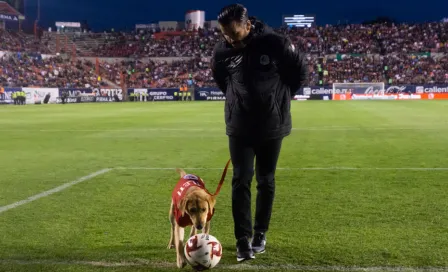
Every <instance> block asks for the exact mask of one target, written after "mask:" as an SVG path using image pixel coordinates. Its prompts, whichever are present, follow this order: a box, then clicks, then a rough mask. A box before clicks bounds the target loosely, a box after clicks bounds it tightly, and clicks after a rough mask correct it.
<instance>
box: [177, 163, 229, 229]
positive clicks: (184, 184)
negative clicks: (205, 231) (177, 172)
mask: <svg viewBox="0 0 448 272" xmlns="http://www.w3.org/2000/svg"><path fill="white" fill-rule="evenodd" d="M229 164H230V160H228V161H227V164H226V166H225V167H224V171H223V173H222V176H221V180H220V181H219V184H218V188H216V191H215V193H214V194H211V193H210V192H209V191H208V190H207V189H206V188H205V184H204V181H203V180H202V179H201V178H200V177H198V176H195V175H191V174H188V175H185V176H183V177H182V178H181V179H180V180H179V181H178V182H177V184H176V187H175V188H174V191H173V193H172V195H171V197H172V199H173V204H174V218H175V220H176V222H177V224H178V225H179V226H180V227H182V228H185V227H187V226H191V225H193V222H191V219H190V216H189V215H188V214H187V213H185V214H184V215H183V216H182V213H181V212H180V211H179V208H178V205H179V203H180V201H181V200H182V198H183V197H185V193H186V192H187V190H188V189H189V188H190V187H192V186H197V187H199V188H201V189H203V190H205V191H206V192H207V194H209V195H211V196H217V195H218V194H219V192H220V191H221V187H222V184H223V183H224V180H225V178H226V175H227V169H228V168H229ZM214 213H215V208H213V211H211V212H210V211H209V212H208V215H207V222H208V221H210V220H211V219H212V217H213V214H214Z"/></svg>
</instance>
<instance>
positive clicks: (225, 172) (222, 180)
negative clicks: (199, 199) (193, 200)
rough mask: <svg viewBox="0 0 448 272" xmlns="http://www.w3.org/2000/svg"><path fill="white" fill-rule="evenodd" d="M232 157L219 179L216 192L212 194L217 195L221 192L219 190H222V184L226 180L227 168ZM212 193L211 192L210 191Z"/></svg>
mask: <svg viewBox="0 0 448 272" xmlns="http://www.w3.org/2000/svg"><path fill="white" fill-rule="evenodd" d="M230 161H231V159H229V161H228V162H227V164H226V167H224V171H223V172H222V176H221V180H220V181H219V184H218V187H217V188H216V192H215V193H214V194H213V195H212V194H211V195H212V196H217V195H218V194H219V191H221V187H222V184H223V183H224V180H225V179H226V175H227V170H228V169H229V165H230ZM209 194H210V193H209Z"/></svg>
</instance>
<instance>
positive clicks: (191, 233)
mask: <svg viewBox="0 0 448 272" xmlns="http://www.w3.org/2000/svg"><path fill="white" fill-rule="evenodd" d="M196 234H198V230H197V229H196V228H195V227H194V226H191V230H190V238H191V237H193V236H195V235H196Z"/></svg>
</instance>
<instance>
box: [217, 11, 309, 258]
mask: <svg viewBox="0 0 448 272" xmlns="http://www.w3.org/2000/svg"><path fill="white" fill-rule="evenodd" d="M218 23H219V27H220V29H221V32H222V34H223V36H224V39H223V40H222V41H221V42H219V43H218V44H217V45H216V47H215V49H214V52H213V57H212V61H211V65H212V72H213V77H214V79H215V81H216V83H217V85H218V86H219V88H220V89H221V90H222V91H223V92H224V93H225V95H226V103H225V121H226V134H227V135H228V136H229V149H230V156H231V159H232V163H233V169H234V172H233V179H232V213H233V219H234V232H235V238H236V239H237V242H236V247H237V261H244V260H249V259H253V258H255V255H254V253H263V252H264V251H265V245H266V234H265V233H266V232H267V231H268V227H269V222H270V218H271V213H272V205H273V201H274V193H275V170H276V167H277V161H278V157H279V154H280V149H281V144H282V140H283V138H284V137H285V136H288V135H289V134H290V133H291V112H290V102H291V97H292V96H293V95H294V94H295V92H296V91H297V90H298V89H299V87H300V86H301V85H302V84H303V83H304V81H305V80H306V78H307V67H306V64H305V62H304V59H305V56H304V55H303V54H300V53H299V52H298V51H297V50H296V49H295V47H294V45H293V44H292V43H291V42H290V41H289V40H288V39H287V38H286V37H284V36H282V35H280V34H277V33H275V32H274V31H273V30H272V29H271V28H269V27H268V26H267V25H265V24H264V23H262V22H260V21H258V20H256V19H255V18H252V17H251V18H249V17H248V14H247V9H246V8H245V7H244V6H242V5H240V4H233V5H230V6H227V7H224V8H223V9H222V10H221V12H220V14H219V16H218ZM255 157H256V158H257V159H256V166H255V172H256V180H257V199H256V213H255V224H254V234H253V232H252V215H251V191H250V185H251V182H252V178H253V175H254V159H255Z"/></svg>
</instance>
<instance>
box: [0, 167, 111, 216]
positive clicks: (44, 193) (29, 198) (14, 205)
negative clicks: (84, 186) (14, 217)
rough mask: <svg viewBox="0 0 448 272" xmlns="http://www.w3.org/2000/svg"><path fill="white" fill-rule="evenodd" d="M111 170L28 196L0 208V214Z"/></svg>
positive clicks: (103, 170)
mask: <svg viewBox="0 0 448 272" xmlns="http://www.w3.org/2000/svg"><path fill="white" fill-rule="evenodd" d="M111 170H112V169H111V168H106V169H102V170H99V171H96V172H94V173H91V174H89V175H87V176H84V177H81V178H79V179H76V180H74V181H70V182H67V183H64V184H62V185H61V186H58V187H56V188H53V189H51V190H48V191H45V192H42V193H40V194H37V195H33V196H30V197H28V198H27V199H24V200H20V201H17V202H15V203H12V204H9V205H6V206H3V207H0V213H3V212H6V211H8V210H11V209H14V208H17V207H19V206H21V205H24V204H27V203H30V202H32V201H34V200H37V199H39V198H42V197H46V196H49V195H52V194H54V193H57V192H60V191H62V190H65V189H67V188H68V187H70V186H73V185H75V184H78V183H81V182H83V181H86V180H89V179H92V178H94V177H96V176H99V175H102V174H104V173H107V172H109V171H111Z"/></svg>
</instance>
